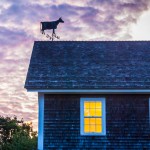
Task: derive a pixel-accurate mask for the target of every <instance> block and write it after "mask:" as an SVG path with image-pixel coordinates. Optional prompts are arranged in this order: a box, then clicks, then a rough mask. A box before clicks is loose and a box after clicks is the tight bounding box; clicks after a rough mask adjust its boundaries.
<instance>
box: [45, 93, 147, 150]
mask: <svg viewBox="0 0 150 150" xmlns="http://www.w3.org/2000/svg"><path fill="white" fill-rule="evenodd" d="M81 97H105V98H106V136H81V135H80V98H81ZM44 103H45V104H44V107H45V109H44V150H49V149H53V150H56V149H57V150H66V149H71V150H77V149H78V150H79V149H80V150H81V149H82V150H88V149H89V150H91V149H93V150H95V149H97V150H99V149H101V150H105V149H108V150H116V149H118V150H133V149H134V150H135V149H137V150H144V149H145V150H149V149H150V127H149V95H121V94H120V95H115V94H113V95H79V94H76V95H69V94H68V95H67V94H66V95H65V94H63V95H48V94H47V95H45V102H44Z"/></svg>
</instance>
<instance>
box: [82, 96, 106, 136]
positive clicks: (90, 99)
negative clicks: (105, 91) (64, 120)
mask: <svg viewBox="0 0 150 150" xmlns="http://www.w3.org/2000/svg"><path fill="white" fill-rule="evenodd" d="M84 101H101V102H102V132H101V133H85V132H84ZM80 134H81V135H86V136H105V135H106V100H105V98H92V97H91V98H89V97H88V98H80Z"/></svg>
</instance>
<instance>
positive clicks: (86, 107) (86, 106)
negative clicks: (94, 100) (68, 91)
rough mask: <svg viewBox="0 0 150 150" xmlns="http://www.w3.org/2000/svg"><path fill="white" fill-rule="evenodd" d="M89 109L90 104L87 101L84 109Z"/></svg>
mask: <svg viewBox="0 0 150 150" xmlns="http://www.w3.org/2000/svg"><path fill="white" fill-rule="evenodd" d="M88 108H90V102H88V101H85V102H84V109H88Z"/></svg>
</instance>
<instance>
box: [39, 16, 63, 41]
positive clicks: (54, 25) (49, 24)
mask: <svg viewBox="0 0 150 150" xmlns="http://www.w3.org/2000/svg"><path fill="white" fill-rule="evenodd" d="M59 23H64V21H63V20H62V19H61V18H59V19H58V20H56V21H51V22H41V33H42V34H45V32H44V30H51V29H52V30H53V32H52V36H50V35H48V34H47V35H46V37H47V38H50V40H52V41H53V40H54V38H57V39H59V38H60V37H58V36H57V35H56V33H55V29H57V26H58V24H59Z"/></svg>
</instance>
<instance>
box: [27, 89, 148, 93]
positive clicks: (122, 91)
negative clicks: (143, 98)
mask: <svg viewBox="0 0 150 150" xmlns="http://www.w3.org/2000/svg"><path fill="white" fill-rule="evenodd" d="M28 92H42V93H48V94H55V93H56V94H150V90H147V89H143V90H139V89H125V90H123V89H122V90H121V89H114V90H111V89H107V90H102V89H100V90H99V89H97V90H94V89H84V90H83V89H74V90H71V89H68V90H67V89H66V90H64V89H58V90H57V89H56V90H55V89H54V90H49V89H28Z"/></svg>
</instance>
